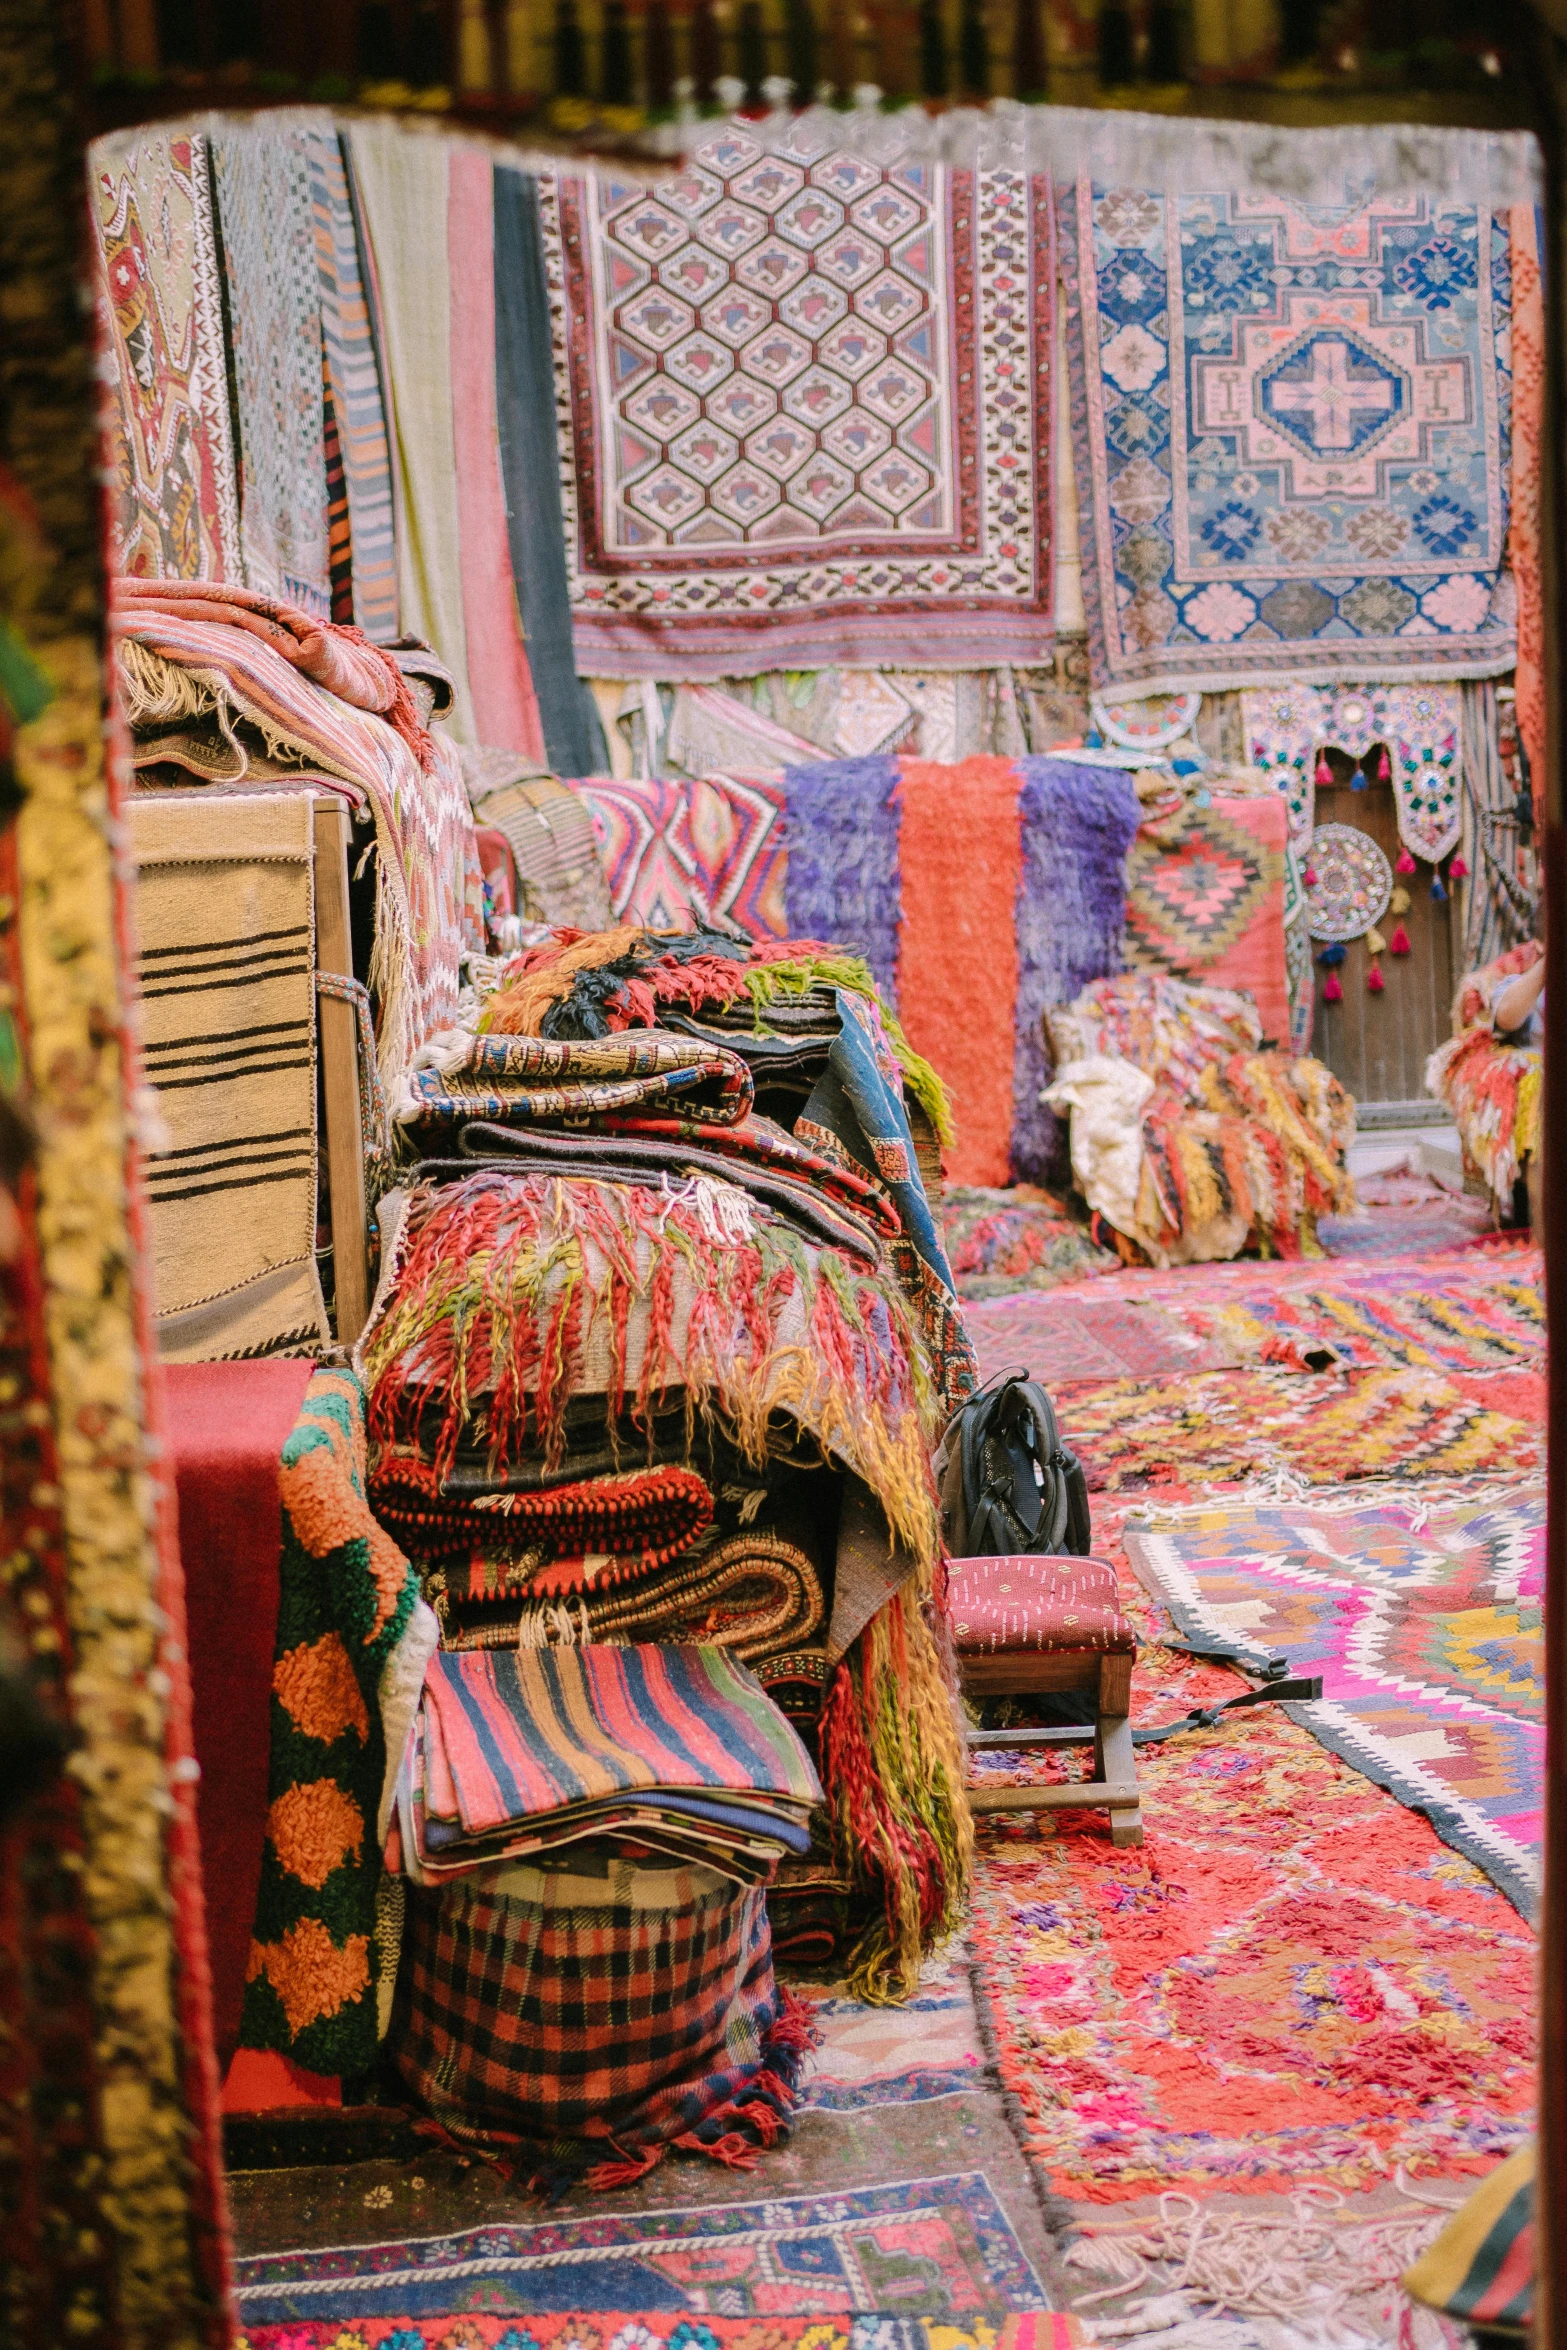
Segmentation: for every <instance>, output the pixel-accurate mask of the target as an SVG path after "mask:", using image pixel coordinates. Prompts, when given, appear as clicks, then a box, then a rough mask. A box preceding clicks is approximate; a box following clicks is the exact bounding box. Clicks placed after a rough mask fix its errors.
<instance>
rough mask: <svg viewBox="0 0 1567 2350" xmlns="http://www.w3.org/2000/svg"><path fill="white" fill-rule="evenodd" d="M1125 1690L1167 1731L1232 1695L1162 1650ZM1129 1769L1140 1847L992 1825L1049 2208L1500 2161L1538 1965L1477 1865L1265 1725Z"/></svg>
mask: <svg viewBox="0 0 1567 2350" xmlns="http://www.w3.org/2000/svg"><path fill="white" fill-rule="evenodd" d="M1107 1532H1108V1529H1107V1528H1105V1527H1104V1526H1101V1527H1100V1529H1099V1532H1098V1536H1097V1539H1098V1540H1099V1542H1100V1543H1101V1545H1102V1544H1103V1543H1104V1541H1105V1539H1106V1534H1107ZM1133 1686H1134V1700H1133V1702H1134V1712H1135V1713H1137V1714H1139V1715H1140V1716H1141V1717H1142V1718H1143V1719H1145V1720H1147V1719H1150V1718H1152V1719H1157V1720H1169V1719H1170V1718H1171V1717H1172V1716H1177V1715H1179V1714H1180V1713H1182V1712H1183V1711H1184V1710H1185V1709H1186V1708H1187V1707H1188V1706H1190V1705H1192V1704H1193V1703H1211V1702H1213V1700H1214V1699H1215V1698H1216V1697H1222V1696H1227V1695H1231V1694H1233V1693H1234V1691H1235V1688H1236V1681H1235V1676H1234V1675H1233V1674H1230V1673H1227V1672H1224V1671H1222V1670H1219V1669H1216V1668H1213V1667H1204V1666H1190V1665H1188V1664H1186V1663H1185V1661H1184V1660H1181V1659H1178V1658H1176V1657H1174V1656H1173V1655H1172V1654H1171V1653H1170V1652H1169V1651H1168V1650H1160V1649H1157V1648H1150V1649H1147V1650H1145V1651H1144V1652H1143V1655H1142V1657H1141V1659H1140V1661H1139V1664H1138V1669H1137V1675H1136V1679H1135V1681H1134V1685H1133ZM1009 1764H1011V1765H1015V1766H1016V1768H1014V1769H1010V1770H1009V1769H1008V1765H1009ZM985 1767H987V1768H991V1767H993V1768H995V1769H996V1771H997V1772H998V1774H999V1775H1000V1776H1002V1777H1003V1778H1011V1779H1013V1780H1018V1779H1022V1778H1028V1777H1034V1776H1039V1777H1049V1776H1052V1775H1056V1774H1058V1773H1059V1772H1060V1771H1061V1769H1062V1768H1063V1765H1062V1764H1061V1763H1060V1762H1059V1761H1058V1760H1053V1761H1050V1762H1044V1761H1034V1760H1032V1759H1025V1758H1024V1757H1022V1756H1019V1755H1014V1756H1010V1757H1008V1756H1005V1755H1002V1756H998V1757H996V1758H995V1760H994V1763H993V1764H988V1765H987V1766H985ZM1138 1773H1139V1778H1140V1782H1141V1785H1142V1789H1143V1817H1144V1823H1145V1832H1146V1839H1147V1840H1146V1842H1145V1844H1144V1846H1143V1847H1142V1849H1141V1850H1129V1851H1124V1852H1117V1851H1116V1850H1115V1849H1114V1847H1113V1846H1112V1845H1111V1843H1110V1841H1109V1837H1108V1835H1107V1833H1106V1831H1105V1825H1104V1821H1103V1818H1102V1817H1100V1816H1098V1815H1095V1814H1093V1813H1091V1812H1084V1813H1074V1814H1055V1815H1051V1814H1038V1813H1035V1814H1028V1813H1023V1814H1012V1815H1007V1816H1005V1817H1001V1818H991V1819H988V1820H986V1821H984V1822H982V1823H981V1834H980V1857H979V1862H978V1867H977V1871H976V1880H975V1892H974V1904H973V1915H972V1922H971V1929H970V1939H971V1946H972V1948H973V1950H974V1954H975V1958H976V1962H977V1964H976V1976H975V1980H976V1984H977V1985H978V1986H979V1989H980V1996H981V2006H982V2013H983V2014H984V2018H985V2021H986V2023H987V2027H988V2037H989V2041H990V2045H991V2047H992V2050H993V2052H994V2055H995V2058H996V2062H997V2065H998V2067H999V2070H1000V2073H1001V2078H1002V2081H1003V2084H1004V2086H1005V2087H1006V2089H1007V2090H1008V2091H1009V2092H1010V2094H1011V2097H1012V2099H1013V2106H1014V2112H1015V2115H1016V2117H1017V2121H1018V2127H1019V2130H1020V2134H1021V2136H1022V2139H1023V2143H1024V2145H1025V2148H1026V2150H1027V2152H1028V2153H1029V2155H1030V2156H1031V2158H1032V2159H1033V2161H1034V2162H1035V2164H1036V2166H1037V2168H1038V2170H1039V2172H1040V2173H1041V2174H1042V2176H1043V2181H1044V2183H1045V2185H1046V2186H1047V2187H1048V2189H1049V2190H1050V2191H1051V2192H1052V2193H1054V2194H1056V2195H1061V2196H1065V2197H1070V2198H1072V2199H1073V2200H1074V2201H1077V2202H1086V2203H1119V2202H1125V2201H1131V2200H1135V2199H1137V2198H1140V2197H1145V2196H1151V2195H1153V2194H1154V2193H1155V2192H1156V2191H1160V2190H1169V2191H1172V2192H1184V2193H1187V2194H1192V2195H1196V2196H1198V2197H1204V2196H1208V2195H1212V2194H1217V2193H1222V2192H1229V2193H1235V2192H1240V2193H1244V2194H1247V2195H1261V2194H1266V2193H1284V2192H1288V2191H1290V2190H1294V2189H1299V2188H1303V2187H1308V2186H1333V2187H1337V2188H1340V2189H1343V2190H1345V2191H1354V2190H1357V2189H1366V2188H1370V2187H1372V2186H1375V2185H1377V2184H1379V2183H1382V2182H1387V2183H1391V2182H1392V2180H1393V2178H1394V2176H1395V2173H1396V2172H1397V2170H1398V2168H1399V2166H1400V2165H1402V2166H1403V2167H1404V2169H1405V2170H1406V2171H1407V2172H1409V2173H1411V2174H1413V2175H1415V2176H1416V2177H1418V2176H1420V2175H1422V2174H1424V2175H1429V2174H1432V2173H1438V2174H1440V2175H1441V2176H1443V2177H1445V2178H1454V2177H1462V2176H1466V2175H1470V2174H1476V2173H1480V2172H1483V2171H1485V2170H1487V2169H1489V2168H1490V2167H1491V2166H1492V2165H1493V2164H1494V2163H1495V2161H1496V2160H1497V2159H1498V2157H1500V2156H1501V2155H1502V2154H1504V2153H1506V2152H1508V2151H1510V2149H1511V2147H1512V2146H1513V2145H1514V2144H1515V2143H1516V2142H1517V2140H1518V2139H1519V2138H1520V2137H1522V2136H1523V2135H1524V2134H1525V2131H1526V2129H1527V2126H1528V2114H1529V2109H1530V2104H1531V2101H1532V2098H1533V2095H1534V2076H1533V2072H1532V2069H1531V2066H1532V2059H1533V2026H1532V2022H1531V2021H1530V2018H1531V2017H1532V2012H1533V2002H1534V1963H1535V1958H1534V1947H1533V1939H1532V1937H1531V1935H1530V1933H1529V1930H1528V1928H1527V1927H1526V1926H1525V1925H1524V1924H1523V1923H1522V1922H1521V1920H1520V1919H1519V1918H1518V1917H1517V1915H1516V1914H1515V1912H1514V1911H1513V1910H1512V1908H1511V1907H1510V1905H1509V1904H1508V1903H1507V1902H1506V1901H1505V1900H1504V1899H1503V1897H1502V1895H1501V1894H1500V1893H1498V1892H1497V1891H1496V1890H1495V1889H1494V1887H1493V1886H1491V1885H1490V1884H1489V1883H1488V1882H1487V1880H1486V1879H1485V1877H1484V1876H1483V1875H1482V1874H1481V1872H1480V1871H1479V1870H1478V1869H1476V1868H1475V1867H1473V1866H1472V1864H1471V1863H1470V1862H1469V1861H1467V1860H1465V1859H1464V1858H1463V1857H1462V1856H1461V1855H1460V1854H1458V1853H1455V1852H1453V1851H1450V1850H1449V1849H1448V1848H1447V1846H1446V1845H1444V1844H1443V1843H1442V1842H1441V1841H1440V1840H1439V1839H1438V1837H1437V1836H1436V1834H1435V1832H1434V1831H1433V1829H1432V1828H1431V1827H1430V1825H1429V1824H1428V1823H1427V1822H1426V1821H1425V1820H1423V1819H1421V1818H1419V1817H1418V1816H1417V1815H1416V1814H1415V1813H1413V1812H1410V1811H1405V1810H1403V1809H1401V1808H1400V1807H1399V1806H1398V1805H1396V1804H1395V1803H1393V1802H1391V1801H1390V1800H1389V1798H1388V1796H1387V1795H1386V1794H1385V1793H1384V1792H1383V1791H1382V1790H1381V1789H1380V1788H1378V1787H1375V1786H1373V1785H1372V1784H1371V1782H1370V1781H1369V1780H1367V1779H1366V1778H1364V1777H1362V1776H1361V1775H1360V1774H1359V1773H1358V1772H1356V1771H1353V1770H1351V1769H1350V1768H1349V1766H1348V1765H1347V1764H1345V1763H1344V1762H1342V1761H1341V1760H1340V1759H1339V1758H1338V1756H1336V1755H1334V1754H1332V1753H1330V1752H1329V1751H1328V1750H1327V1748H1326V1747H1324V1746H1322V1745H1320V1744H1318V1742H1317V1741H1316V1740H1315V1739H1314V1738H1312V1737H1311V1735H1310V1734H1309V1732H1307V1731H1306V1730H1304V1729H1302V1728H1301V1727H1300V1726H1299V1725H1298V1724H1297V1723H1295V1722H1292V1721H1289V1720H1288V1719H1286V1718H1285V1717H1284V1716H1283V1715H1282V1713H1280V1712H1278V1711H1277V1710H1276V1709H1267V1708H1265V1709H1261V1710H1259V1711H1257V1712H1253V1713H1249V1714H1242V1715H1236V1716H1232V1717H1231V1718H1230V1720H1229V1722H1228V1723H1226V1724H1225V1725H1224V1726H1222V1727H1221V1728H1219V1729H1216V1730H1213V1731H1210V1732H1207V1733H1205V1734H1203V1735H1202V1736H1201V1737H1198V1738H1186V1739H1182V1740H1179V1741H1175V1742H1173V1743H1171V1744H1170V1745H1168V1746H1165V1747H1162V1748H1156V1749H1147V1750H1145V1751H1144V1752H1143V1753H1142V1754H1141V1755H1140V1756H1139V1760H1138ZM1052 1821H1060V1822H1062V1823H1063V1824H1062V1825H1061V1826H1060V1827H1059V1828H1056V1829H1054V1830H1053V1829H1052Z"/></svg>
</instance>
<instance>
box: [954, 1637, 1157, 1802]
mask: <svg viewBox="0 0 1567 2350" xmlns="http://www.w3.org/2000/svg"><path fill="white" fill-rule="evenodd" d="M1135 1662H1136V1659H1135V1658H1133V1657H1130V1656H1128V1655H1126V1654H1125V1653H1124V1651H1120V1650H1114V1651H1111V1652H1109V1653H1107V1652H1106V1651H1104V1650H1103V1649H1078V1650H1075V1651H1074V1650H1071V1649H1013V1650H1011V1651H1007V1650H1004V1649H1002V1650H997V1651H994V1652H992V1653H991V1654H989V1655H983V1656H960V1657H959V1658H958V1675H959V1678H960V1679H961V1681H962V1683H963V1690H964V1694H965V1695H966V1696H968V1697H1016V1696H1042V1695H1046V1694H1054V1693H1056V1692H1058V1691H1060V1690H1068V1689H1080V1690H1081V1691H1082V1692H1083V1693H1084V1695H1085V1696H1092V1697H1093V1698H1094V1700H1095V1707H1096V1712H1095V1719H1094V1724H1093V1727H1092V1728H1091V1729H1089V1728H1087V1727H1084V1728H1083V1729H1080V1730H1079V1729H1074V1728H1072V1727H1070V1726H1067V1727H1064V1728H1049V1729H1030V1728H1024V1729H1019V1730H971V1731H970V1732H969V1737H968V1744H969V1751H970V1753H971V1754H972V1753H980V1752H983V1751H984V1750H985V1749H986V1748H987V1747H988V1748H997V1747H1000V1748H1004V1749H1006V1750H1008V1751H1010V1750H1011V1749H1012V1748H1014V1747H1023V1746H1091V1747H1092V1748H1093V1750H1094V1768H1093V1776H1092V1777H1091V1778H1088V1779H1071V1780H1066V1781H1064V1782H1062V1783H1061V1784H1060V1785H1058V1786H1051V1787H976V1786H975V1785H974V1784H973V1782H972V1781H970V1783H969V1791H968V1799H969V1809H970V1810H971V1811H975V1812H987V1811H1087V1810H1101V1809H1102V1810H1106V1811H1108V1812H1109V1814H1110V1841H1111V1843H1112V1844H1115V1845H1118V1846H1121V1847H1125V1846H1126V1845H1130V1844H1141V1842H1142V1840H1143V1814H1142V1797H1141V1794H1140V1792H1139V1790H1138V1785H1137V1757H1136V1751H1135V1749H1134V1748H1133V1745H1132V1725H1131V1720H1130V1714H1131V1706H1132V1666H1133V1664H1134V1663H1135Z"/></svg>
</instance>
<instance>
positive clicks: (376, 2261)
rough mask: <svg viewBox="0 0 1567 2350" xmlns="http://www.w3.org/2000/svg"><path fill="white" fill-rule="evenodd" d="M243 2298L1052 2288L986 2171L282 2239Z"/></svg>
mask: <svg viewBox="0 0 1567 2350" xmlns="http://www.w3.org/2000/svg"><path fill="white" fill-rule="evenodd" d="M236 2297H237V2301H238V2306H239V2313H240V2318H241V2320H242V2322H243V2323H245V2324H247V2325H252V2326H260V2325H276V2326H281V2325H283V2324H284V2323H285V2322H287V2321H297V2320H299V2319H302V2318H314V2319H328V2320H331V2321H334V2322H335V2323H337V2324H338V2325H347V2324H348V2323H349V2322H350V2321H354V2320H358V2319H361V2318H373V2317H383V2318H384V2317H390V2316H394V2315H395V2316H406V2315H407V2314H408V2313H410V2312H411V2313H412V2314H413V2316H414V2317H415V2318H418V2317H421V2316H427V2315H439V2316H448V2315H451V2314H452V2313H453V2312H455V2311H462V2310H473V2311H483V2312H485V2313H487V2314H490V2315H494V2316H500V2315H506V2314H519V2315H521V2314H528V2315H531V2314H533V2313H535V2312H541V2313H545V2314H548V2313H551V2312H559V2311H566V2310H581V2311H595V2312H596V2311H600V2310H625V2309H637V2310H666V2311H674V2310H679V2311H683V2312H685V2313H686V2314H688V2315H691V2316H696V2315H704V2316H705V2315H707V2314H709V2313H711V2314H714V2315H718V2316H724V2317H739V2316H767V2315H770V2314H772V2313H774V2312H776V2313H778V2314H780V2315H784V2316H796V2315H800V2314H802V2313H807V2312H811V2313H816V2314H818V2315H820V2316H822V2317H831V2316H846V2315H852V2314H857V2313H862V2312H871V2311H877V2312H881V2313H883V2314H887V2315H893V2316H897V2315H905V2314H906V2315H908V2316H914V2317H927V2318H931V2317H940V2318H949V2319H954V2320H957V2321H959V2322H961V2321H963V2320H964V2319H969V2318H986V2319H988V2320H990V2321H992V2322H995V2321H996V2320H998V2319H1000V2318H1003V2317H1005V2316H1006V2315H1007V2314H1008V2312H1010V2311H1015V2310H1028V2309H1034V2308H1037V2307H1039V2305H1040V2304H1041V2303H1042V2302H1043V2301H1044V2299H1045V2294H1044V2292H1043V2289H1042V2287H1041V2285H1040V2281H1039V2278H1038V2276H1037V2275H1036V2274H1035V2271H1034V2269H1033V2267H1032V2265H1031V2263H1030V2262H1029V2261H1028V2259H1027V2258H1026V2257H1025V2255H1024V2253H1023V2251H1022V2249H1021V2247H1020V2245H1019V2244H1018V2242H1017V2239H1016V2237H1015V2235H1014V2234H1013V2232H1012V2229H1011V2226H1010V2224H1009V2223H1008V2221H1007V2219H1006V2217H1005V2214H1004V2213H1003V2211H1002V2209H1001V2206H1000V2204H999V2203H998V2202H997V2200H996V2198H995V2195H994V2194H993V2193H992V2191H991V2188H990V2185H989V2183H988V2181H987V2180H986V2179H985V2177H984V2176H983V2174H982V2173H979V2172H972V2171H971V2172H968V2173H966V2174H960V2175H958V2176H955V2177H948V2178H939V2179H918V2180H906V2181H904V2182H902V2183H901V2184H899V2185H896V2186H888V2187H869V2188H863V2189H858V2190H853V2191H850V2192H847V2193H841V2194H836V2195H829V2196H819V2195H804V2196H789V2197H783V2198H777V2197H775V2198H773V2199H771V2200H768V2201H750V2202H738V2201H737V2202H734V2203H726V2204H716V2205H707V2206H705V2207H702V2206H696V2207H692V2208H688V2209H683V2210H663V2211H641V2212H636V2213H624V2212H622V2211H620V2210H618V2209H617V2208H616V2207H615V2206H613V2205H610V2204H606V2205H605V2207H604V2209H603V2210H602V2211H601V2212H598V2213H595V2214H594V2215H592V2216H591V2217H586V2218H577V2217H572V2218H566V2219H556V2220H543V2221H539V2222H536V2223H534V2224H532V2225H521V2226H518V2225H499V2226H491V2227H487V2228H478V2229H472V2230H469V2231H466V2232H464V2233H462V2234H458V2235H452V2236H439V2237H425V2238H420V2239H417V2240H414V2241H410V2242H401V2243H387V2244H373V2245H372V2244H362V2245H355V2246H348V2247H342V2248H339V2249H328V2250H323V2251H310V2252H292V2253H285V2254H267V2255H262V2256H260V2257H258V2258H255V2259H251V2260H242V2261H240V2262H238V2263H237V2272H236ZM286 2338H287V2337H286V2336H285V2337H284V2339H285V2340H286ZM329 2339H335V2337H329ZM279 2350H281V2345H279Z"/></svg>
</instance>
